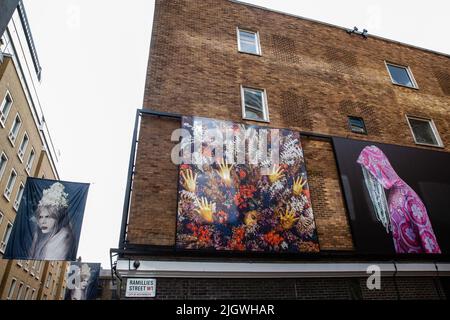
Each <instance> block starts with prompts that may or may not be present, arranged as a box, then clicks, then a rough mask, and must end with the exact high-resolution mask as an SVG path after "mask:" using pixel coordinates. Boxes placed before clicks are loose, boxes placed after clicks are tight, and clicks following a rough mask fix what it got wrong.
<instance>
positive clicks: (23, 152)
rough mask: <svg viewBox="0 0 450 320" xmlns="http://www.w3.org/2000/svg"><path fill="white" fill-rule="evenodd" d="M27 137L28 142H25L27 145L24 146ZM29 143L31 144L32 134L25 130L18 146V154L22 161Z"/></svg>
mask: <svg viewBox="0 0 450 320" xmlns="http://www.w3.org/2000/svg"><path fill="white" fill-rule="evenodd" d="M25 137H26V138H27V141H26V144H25V146H24V145H23V144H24V141H25ZM29 144H30V136H29V135H28V133H27V132H26V131H25V132H24V134H23V137H22V141H21V142H20V144H19V148H18V150H17V156H18V157H19V159H20V162H22V163H23V156H24V155H25V153H26V152H27V149H28V145H29ZM22 147H23V149H22Z"/></svg>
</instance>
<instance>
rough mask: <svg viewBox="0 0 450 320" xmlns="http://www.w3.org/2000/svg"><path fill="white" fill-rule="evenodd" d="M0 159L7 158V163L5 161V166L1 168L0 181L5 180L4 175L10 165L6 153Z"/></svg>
mask: <svg viewBox="0 0 450 320" xmlns="http://www.w3.org/2000/svg"><path fill="white" fill-rule="evenodd" d="M0 157H5V159H6V161H5V166H4V167H3V168H0V180H1V179H2V178H3V174H4V173H5V171H6V166H7V165H8V160H9V159H8V156H7V155H6V153H5V152H3V151H2V154H1V156H0Z"/></svg>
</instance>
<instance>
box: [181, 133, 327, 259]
mask: <svg viewBox="0 0 450 320" xmlns="http://www.w3.org/2000/svg"><path fill="white" fill-rule="evenodd" d="M232 125H233V128H234V130H235V131H236V130H242V129H244V130H245V127H243V126H236V125H235V124H232ZM192 127H195V128H197V130H198V126H197V125H195V126H192ZM192 127H191V128H192ZM223 127H224V126H223V125H222V128H223ZM280 133H281V134H280V150H281V160H282V161H283V160H284V161H286V162H289V164H287V163H282V164H280V165H276V164H274V165H271V166H270V167H269V168H268V169H269V170H262V169H263V166H262V165H253V164H252V165H249V164H246V165H245V164H228V163H226V162H225V161H224V160H223V159H219V160H218V161H216V162H215V163H213V164H210V165H209V164H208V165H205V164H204V163H203V164H200V165H197V164H182V165H180V176H179V179H180V183H179V203H178V221H177V247H179V248H183V249H197V250H199V249H205V250H231V251H265V252H318V251H319V244H318V237H317V232H316V227H315V223H314V216H313V212H312V209H311V204H310V198H309V187H308V184H307V178H306V170H305V167H304V160H303V152H302V150H301V145H300V140H299V135H298V133H295V132H292V131H289V130H280ZM216 160H217V159H216ZM266 169H267V167H266ZM262 172H264V173H266V174H262Z"/></svg>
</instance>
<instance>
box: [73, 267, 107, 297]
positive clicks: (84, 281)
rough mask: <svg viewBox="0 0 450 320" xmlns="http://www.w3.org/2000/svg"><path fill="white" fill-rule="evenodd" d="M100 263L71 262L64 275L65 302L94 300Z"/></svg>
mask: <svg viewBox="0 0 450 320" xmlns="http://www.w3.org/2000/svg"><path fill="white" fill-rule="evenodd" d="M99 275H100V263H86V262H78V261H77V262H71V263H70V267H69V270H68V272H67V275H66V282H67V288H66V293H65V297H64V299H65V300H95V299H96V298H97V293H98V290H97V289H98V281H99Z"/></svg>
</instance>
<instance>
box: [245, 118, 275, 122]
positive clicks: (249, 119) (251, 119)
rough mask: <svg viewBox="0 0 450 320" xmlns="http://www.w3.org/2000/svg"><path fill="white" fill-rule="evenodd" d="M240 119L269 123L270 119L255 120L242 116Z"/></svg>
mask: <svg viewBox="0 0 450 320" xmlns="http://www.w3.org/2000/svg"><path fill="white" fill-rule="evenodd" d="M242 120H246V121H255V122H262V123H270V120H256V119H251V118H245V117H243V118H242Z"/></svg>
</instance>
